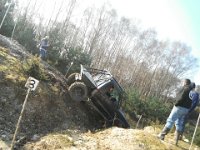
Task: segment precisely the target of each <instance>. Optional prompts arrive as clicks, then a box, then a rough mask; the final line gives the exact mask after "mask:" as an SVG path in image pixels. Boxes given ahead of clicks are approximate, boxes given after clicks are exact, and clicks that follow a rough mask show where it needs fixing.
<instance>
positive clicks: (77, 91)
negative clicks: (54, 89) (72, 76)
mask: <svg viewBox="0 0 200 150" xmlns="http://www.w3.org/2000/svg"><path fill="white" fill-rule="evenodd" d="M68 90H69V95H70V97H71V98H72V100H74V101H79V102H80V101H85V100H87V98H88V89H87V87H86V85H85V84H84V83H83V82H74V83H72V84H71V85H70V87H69V89H68Z"/></svg>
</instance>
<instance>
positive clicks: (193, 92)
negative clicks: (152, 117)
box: [176, 82, 199, 140]
mask: <svg viewBox="0 0 200 150" xmlns="http://www.w3.org/2000/svg"><path fill="white" fill-rule="evenodd" d="M195 89H196V85H195V83H194V82H192V83H191V91H190V93H189V97H190V99H191V100H192V106H191V108H190V109H189V111H188V114H187V115H186V116H185V117H184V123H183V127H182V131H180V136H179V140H181V139H182V138H183V132H184V130H185V124H186V122H187V119H188V117H189V115H190V113H191V112H193V111H194V109H195V108H196V107H197V105H198V104H199V93H198V92H197V91H196V90H195ZM176 134H177V133H176Z"/></svg>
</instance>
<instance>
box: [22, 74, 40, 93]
mask: <svg viewBox="0 0 200 150" xmlns="http://www.w3.org/2000/svg"><path fill="white" fill-rule="evenodd" d="M38 83H39V81H38V80H36V79H35V78H33V77H29V78H28V80H27V81H26V84H25V87H26V88H30V89H31V91H35V89H36V87H37V86H38Z"/></svg>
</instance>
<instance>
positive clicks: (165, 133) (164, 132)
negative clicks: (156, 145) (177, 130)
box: [158, 127, 170, 140]
mask: <svg viewBox="0 0 200 150" xmlns="http://www.w3.org/2000/svg"><path fill="white" fill-rule="evenodd" d="M169 131H170V129H169V128H167V127H164V128H163V130H162V132H161V133H160V134H159V135H158V138H159V139H160V140H164V139H165V135H167V133H169Z"/></svg>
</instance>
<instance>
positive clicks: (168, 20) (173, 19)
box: [19, 0, 200, 85]
mask: <svg viewBox="0 0 200 150" xmlns="http://www.w3.org/2000/svg"><path fill="white" fill-rule="evenodd" d="M27 1H28V0H19V2H21V3H23V4H25V3H27ZM38 1H39V2H40V4H42V3H43V2H48V4H49V6H47V4H46V3H45V5H46V6H45V8H46V10H43V12H44V13H46V14H47V15H50V14H51V13H52V12H51V10H52V9H53V7H54V5H55V2H54V1H53V0H48V1H45V0H38ZM59 1H60V2H61V1H62V0H57V2H58V3H59ZM66 1H67V0H66ZM105 2H108V3H110V6H111V7H112V8H114V9H116V11H117V13H118V15H119V16H125V17H127V18H132V19H135V18H137V19H139V20H141V22H142V25H144V26H145V27H147V28H149V27H152V28H155V30H156V31H157V33H158V37H159V38H160V39H169V40H175V41H181V42H184V43H186V44H187V45H188V46H190V47H192V54H193V55H194V56H195V57H197V58H198V59H199V65H200V42H199V39H200V28H199V25H200V9H199V6H200V0H80V2H79V3H80V4H79V6H80V7H88V6H92V7H100V6H102V5H103V4H104V3H105ZM50 5H51V6H50ZM191 80H192V81H193V82H195V83H196V84H199V85H200V69H198V70H197V71H196V72H194V73H193V75H192V76H191Z"/></svg>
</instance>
